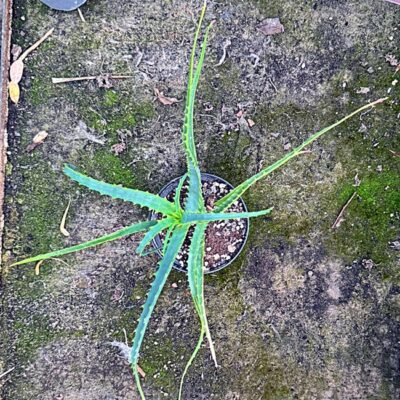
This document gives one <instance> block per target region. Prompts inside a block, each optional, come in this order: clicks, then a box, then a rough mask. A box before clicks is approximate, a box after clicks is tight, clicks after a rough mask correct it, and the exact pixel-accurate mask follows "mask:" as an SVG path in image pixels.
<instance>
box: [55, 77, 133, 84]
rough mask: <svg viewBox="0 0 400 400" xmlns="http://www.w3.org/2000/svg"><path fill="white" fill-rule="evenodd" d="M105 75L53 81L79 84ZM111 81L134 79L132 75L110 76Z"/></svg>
mask: <svg viewBox="0 0 400 400" xmlns="http://www.w3.org/2000/svg"><path fill="white" fill-rule="evenodd" d="M102 76H103V75H98V76H77V77H74V78H51V81H52V82H53V83H55V84H58V83H68V82H77V81H93V80H95V79H97V78H100V77H102ZM109 78H110V79H129V78H133V76H132V75H110V76H109Z"/></svg>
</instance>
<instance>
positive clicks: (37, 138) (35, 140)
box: [32, 131, 49, 144]
mask: <svg viewBox="0 0 400 400" xmlns="http://www.w3.org/2000/svg"><path fill="white" fill-rule="evenodd" d="M47 136H49V134H48V133H47V132H46V131H40V132H39V133H37V134H36V135H35V136H34V138H33V139H32V143H35V144H42V143H43V142H44V140H45V139H46V138H47Z"/></svg>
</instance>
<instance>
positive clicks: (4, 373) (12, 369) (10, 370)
mask: <svg viewBox="0 0 400 400" xmlns="http://www.w3.org/2000/svg"><path fill="white" fill-rule="evenodd" d="M14 369H15V367H12V368H10V369H9V370H8V371H6V372H3V373H2V374H0V379H2V378H4V377H5V376H6V375H8V374H9V373H10V372H12V371H14Z"/></svg>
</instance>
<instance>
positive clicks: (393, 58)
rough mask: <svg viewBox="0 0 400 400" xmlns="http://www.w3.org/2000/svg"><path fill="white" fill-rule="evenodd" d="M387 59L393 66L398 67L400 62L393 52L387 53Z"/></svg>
mask: <svg viewBox="0 0 400 400" xmlns="http://www.w3.org/2000/svg"><path fill="white" fill-rule="evenodd" d="M385 60H386V61H387V62H388V63H389V64H390V65H391V66H392V67H397V65H398V64H399V62H398V61H397V58H396V56H394V55H393V54H386V56H385Z"/></svg>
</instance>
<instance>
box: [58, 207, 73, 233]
mask: <svg viewBox="0 0 400 400" xmlns="http://www.w3.org/2000/svg"><path fill="white" fill-rule="evenodd" d="M70 205H71V200H70V201H69V202H68V205H67V208H66V209H65V211H64V214H63V217H62V219H61V223H60V232H61V233H62V234H63V235H64V236H66V237H68V236H69V232H68V231H67V230H66V229H65V221H66V219H67V215H68V211H69V206H70Z"/></svg>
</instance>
